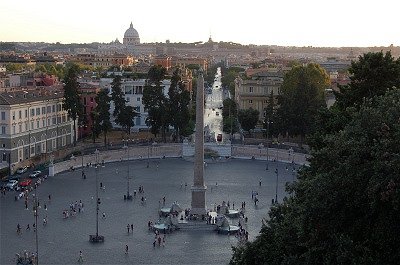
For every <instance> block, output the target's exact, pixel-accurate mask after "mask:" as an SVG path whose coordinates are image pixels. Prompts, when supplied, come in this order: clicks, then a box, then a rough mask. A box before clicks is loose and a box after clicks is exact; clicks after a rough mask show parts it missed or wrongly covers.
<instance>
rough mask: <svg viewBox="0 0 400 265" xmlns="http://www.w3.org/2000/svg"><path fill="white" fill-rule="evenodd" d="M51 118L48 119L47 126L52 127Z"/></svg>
mask: <svg viewBox="0 0 400 265" xmlns="http://www.w3.org/2000/svg"><path fill="white" fill-rule="evenodd" d="M50 125H51V124H50V118H48V119H47V126H50Z"/></svg>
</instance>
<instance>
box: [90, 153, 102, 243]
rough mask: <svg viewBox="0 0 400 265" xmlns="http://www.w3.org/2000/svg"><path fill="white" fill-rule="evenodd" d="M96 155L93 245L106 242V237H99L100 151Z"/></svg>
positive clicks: (91, 236) (91, 239) (91, 240)
mask: <svg viewBox="0 0 400 265" xmlns="http://www.w3.org/2000/svg"><path fill="white" fill-rule="evenodd" d="M94 154H95V155H96V167H95V171H96V235H89V241H90V242H93V243H98V242H104V236H101V235H99V204H100V198H99V187H98V174H97V171H98V167H99V154H100V152H99V150H97V149H96V151H95V152H94Z"/></svg>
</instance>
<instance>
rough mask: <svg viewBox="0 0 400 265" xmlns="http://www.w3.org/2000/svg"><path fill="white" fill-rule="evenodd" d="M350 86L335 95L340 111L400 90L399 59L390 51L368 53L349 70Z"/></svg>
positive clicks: (353, 63) (341, 88) (342, 88)
mask: <svg viewBox="0 0 400 265" xmlns="http://www.w3.org/2000/svg"><path fill="white" fill-rule="evenodd" d="M349 73H350V74H351V75H350V80H351V82H350V84H349V85H347V86H342V87H340V91H339V92H338V93H336V94H335V96H336V99H337V101H336V104H337V105H338V106H339V107H340V108H341V109H346V108H348V107H353V106H355V107H357V106H360V105H361V103H362V102H363V100H366V99H370V98H373V97H374V96H379V95H383V94H385V93H386V91H387V90H391V89H393V88H400V58H397V60H395V59H394V58H393V56H392V54H391V52H390V51H388V52H386V53H385V54H383V52H382V51H381V52H370V53H366V54H364V55H362V56H360V57H359V59H358V61H353V62H352V63H351V67H350V69H349Z"/></svg>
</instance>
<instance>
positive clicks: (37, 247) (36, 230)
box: [33, 186, 39, 265]
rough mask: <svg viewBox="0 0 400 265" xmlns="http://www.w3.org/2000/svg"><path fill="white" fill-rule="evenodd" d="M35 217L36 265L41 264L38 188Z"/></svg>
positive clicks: (34, 207) (34, 210)
mask: <svg viewBox="0 0 400 265" xmlns="http://www.w3.org/2000/svg"><path fill="white" fill-rule="evenodd" d="M33 203H34V204H33V216H34V217H35V242H36V263H35V264H36V265H38V264H39V240H38V230H39V225H38V215H39V213H38V210H39V200H38V197H37V186H35V199H34V201H33Z"/></svg>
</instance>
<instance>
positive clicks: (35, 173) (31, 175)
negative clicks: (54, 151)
mask: <svg viewBox="0 0 400 265" xmlns="http://www.w3.org/2000/svg"><path fill="white" fill-rule="evenodd" d="M41 174H42V171H40V170H35V171H33V172H32V173H31V174H29V177H30V178H31V179H33V178H37V177H39V176H40V175H41Z"/></svg>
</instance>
